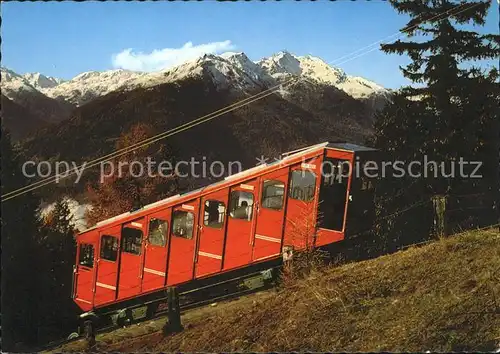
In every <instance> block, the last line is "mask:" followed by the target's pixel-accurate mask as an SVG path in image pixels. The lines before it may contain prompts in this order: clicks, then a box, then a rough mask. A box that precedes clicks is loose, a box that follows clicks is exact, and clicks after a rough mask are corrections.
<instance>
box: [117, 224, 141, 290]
mask: <svg viewBox="0 0 500 354" xmlns="http://www.w3.org/2000/svg"><path fill="white" fill-rule="evenodd" d="M145 224H146V218H145V217H142V218H139V219H136V220H133V221H130V222H127V223H125V224H123V225H122V230H121V243H120V274H119V276H118V299H125V298H128V297H131V296H134V295H137V294H139V293H140V292H141V283H142V281H141V279H142V255H143V240H144V229H145V228H146V227H145V226H146V225H145Z"/></svg>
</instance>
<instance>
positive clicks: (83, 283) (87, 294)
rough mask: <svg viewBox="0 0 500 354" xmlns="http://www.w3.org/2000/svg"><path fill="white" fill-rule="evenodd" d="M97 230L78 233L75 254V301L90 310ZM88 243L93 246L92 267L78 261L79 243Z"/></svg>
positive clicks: (92, 305)
mask: <svg viewBox="0 0 500 354" xmlns="http://www.w3.org/2000/svg"><path fill="white" fill-rule="evenodd" d="M97 237H98V232H97V230H93V231H92V232H89V233H86V234H83V235H80V237H79V239H78V248H77V252H76V253H77V254H76V260H77V261H76V273H75V288H76V289H75V302H76V303H77V305H78V306H80V308H81V309H83V310H84V311H88V310H91V309H92V308H93V307H94V284H95V268H96V260H97V244H98V242H97ZM83 244H88V245H91V246H92V247H94V258H93V263H94V265H93V267H86V266H82V265H81V264H80V262H79V261H78V260H79V259H80V251H81V245H83Z"/></svg>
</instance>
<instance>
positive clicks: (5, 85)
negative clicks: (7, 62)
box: [0, 67, 37, 100]
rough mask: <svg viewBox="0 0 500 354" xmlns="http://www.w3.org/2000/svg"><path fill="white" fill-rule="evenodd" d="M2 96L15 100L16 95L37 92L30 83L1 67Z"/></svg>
mask: <svg viewBox="0 0 500 354" xmlns="http://www.w3.org/2000/svg"><path fill="white" fill-rule="evenodd" d="M0 72H1V78H2V80H1V82H2V94H3V95H5V96H7V97H8V98H10V99H12V100H15V99H16V96H17V94H24V93H29V92H37V89H35V88H34V87H33V86H32V85H30V83H29V82H28V81H27V80H26V79H25V78H24V77H22V76H21V75H18V74H16V73H15V72H13V71H12V70H9V69H7V68H4V67H2V68H1V70H0Z"/></svg>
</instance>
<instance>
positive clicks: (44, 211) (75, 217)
mask: <svg viewBox="0 0 500 354" xmlns="http://www.w3.org/2000/svg"><path fill="white" fill-rule="evenodd" d="M63 200H64V201H65V202H66V203H67V205H68V208H69V217H70V221H69V223H70V225H73V227H74V228H76V229H77V230H78V231H84V230H85V229H87V221H86V219H85V214H86V213H87V211H89V210H90V209H92V206H91V205H90V204H85V203H83V204H81V203H79V202H78V201H76V200H74V199H72V198H64V199H63ZM55 205H56V203H52V204H49V205H45V206H43V207H42V208H41V209H40V216H41V217H42V218H45V217H47V216H48V215H50V213H51V212H52V211H53V210H54V207H55Z"/></svg>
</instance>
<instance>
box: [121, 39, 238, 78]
mask: <svg viewBox="0 0 500 354" xmlns="http://www.w3.org/2000/svg"><path fill="white" fill-rule="evenodd" d="M231 49H234V46H233V44H232V43H231V41H223V42H213V43H206V44H200V45H196V46H194V45H193V43H192V42H187V43H186V44H184V45H183V46H182V47H180V48H164V49H155V50H153V51H152V52H151V53H143V52H134V51H133V50H132V48H129V49H125V50H123V51H121V52H120V53H118V54H114V55H113V57H112V62H113V66H114V67H115V68H121V69H127V70H132V71H158V70H162V69H167V68H171V67H173V66H176V65H179V64H182V63H183V62H185V61H188V60H192V59H196V58H198V57H200V56H202V55H203V54H219V53H223V52H227V51H228V50H231Z"/></svg>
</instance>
